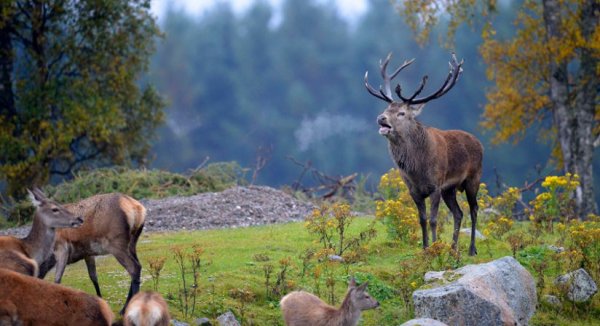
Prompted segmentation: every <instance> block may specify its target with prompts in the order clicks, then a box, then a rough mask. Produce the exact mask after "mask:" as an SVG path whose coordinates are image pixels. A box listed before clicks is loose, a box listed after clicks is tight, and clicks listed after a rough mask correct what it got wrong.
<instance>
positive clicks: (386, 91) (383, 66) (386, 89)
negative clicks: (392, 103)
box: [379, 52, 392, 99]
mask: <svg viewBox="0 0 600 326" xmlns="http://www.w3.org/2000/svg"><path fill="white" fill-rule="evenodd" d="M391 59H392V52H390V53H388V55H387V57H385V60H384V61H383V62H381V60H379V68H380V70H381V78H382V79H383V86H381V87H380V88H379V92H380V93H381V94H382V95H383V96H385V97H387V98H388V99H392V89H391V86H390V76H388V74H387V66H388V64H389V63H390V60H391Z"/></svg>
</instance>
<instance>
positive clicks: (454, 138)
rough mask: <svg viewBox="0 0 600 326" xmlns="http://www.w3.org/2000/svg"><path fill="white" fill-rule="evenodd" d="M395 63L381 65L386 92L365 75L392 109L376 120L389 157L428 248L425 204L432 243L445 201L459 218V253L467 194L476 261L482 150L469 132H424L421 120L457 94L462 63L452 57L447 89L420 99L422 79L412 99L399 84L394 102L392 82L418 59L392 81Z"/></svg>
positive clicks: (456, 229)
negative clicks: (432, 104) (432, 105)
mask: <svg viewBox="0 0 600 326" xmlns="http://www.w3.org/2000/svg"><path fill="white" fill-rule="evenodd" d="M390 58H391V53H390V54H389V55H388V56H387V58H386V59H385V61H383V63H381V62H380V68H381V76H382V77H383V86H382V87H381V88H380V89H379V92H377V91H375V90H374V89H373V88H372V87H371V86H370V85H369V82H368V79H367V77H368V72H367V73H365V86H366V88H367V90H368V91H369V93H370V94H371V95H373V96H375V97H377V98H379V99H381V100H383V101H385V102H387V103H388V106H387V108H386V109H385V110H384V111H383V113H382V114H380V115H379V116H378V117H377V123H378V124H379V133H380V134H381V135H383V136H385V137H386V138H387V140H388V148H389V151H390V154H391V156H392V158H393V160H394V162H395V163H396V164H397V165H398V168H399V169H400V173H401V175H402V179H403V180H404V182H405V183H406V185H407V187H408V189H409V191H410V195H411V197H412V199H413V201H414V202H415V204H416V206H417V210H418V211H419V223H420V224H421V231H422V233H423V248H427V247H428V245H429V241H428V236H427V216H426V208H425V199H426V198H427V197H429V198H430V201H431V215H430V218H429V226H430V228H431V238H432V241H436V238H437V236H436V231H437V230H436V227H437V213H438V207H439V204H440V199H443V200H444V202H445V203H446V206H448V208H449V209H450V211H451V212H452V215H453V217H454V232H453V235H452V247H453V248H454V249H456V247H457V243H458V234H459V229H460V223H461V220H462V216H463V213H462V211H461V209H460V206H459V205H458V202H457V201H456V192H457V191H465V193H466V196H467V202H468V203H469V209H470V213H471V245H470V247H469V255H471V256H473V255H476V254H477V249H476V248H475V229H476V226H477V209H478V207H477V192H478V191H479V182H480V179H481V174H482V160H483V146H482V145H481V142H479V140H477V138H475V136H473V135H471V134H469V133H467V132H464V131H460V130H439V129H436V128H431V127H427V126H424V125H422V124H421V123H420V122H419V121H417V120H416V117H417V116H418V115H419V113H421V110H422V109H423V107H424V105H425V103H427V102H429V101H431V100H433V99H436V98H439V97H441V96H443V95H444V94H446V93H447V92H448V91H449V90H450V89H452V87H453V86H454V85H455V83H456V81H457V80H458V76H459V75H460V74H461V72H462V64H463V63H462V62H460V63H458V62H457V60H456V57H455V56H454V54H453V55H452V61H451V62H450V72H449V74H448V77H447V78H446V80H445V81H444V83H443V85H442V87H440V88H439V89H438V90H437V91H435V92H434V93H433V94H431V95H429V96H426V97H422V98H416V97H417V95H419V94H420V93H421V91H422V90H423V88H424V87H425V84H426V82H427V76H425V77H423V80H422V81H421V85H420V86H419V87H418V88H417V90H416V91H415V93H414V94H413V95H412V96H410V97H404V96H403V95H402V88H401V87H400V84H398V85H397V86H396V88H395V92H396V95H398V97H399V98H400V101H395V100H394V99H393V97H392V91H391V86H390V82H391V80H392V79H394V77H396V76H397V75H398V73H400V71H402V69H404V68H405V67H407V66H408V65H410V64H411V63H412V62H413V61H414V59H413V60H410V61H405V62H404V64H402V65H401V66H400V67H399V68H398V69H396V70H395V71H394V72H393V73H392V74H391V75H388V74H387V65H388V63H389V62H390Z"/></svg>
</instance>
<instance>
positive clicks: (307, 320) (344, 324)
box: [280, 279, 379, 326]
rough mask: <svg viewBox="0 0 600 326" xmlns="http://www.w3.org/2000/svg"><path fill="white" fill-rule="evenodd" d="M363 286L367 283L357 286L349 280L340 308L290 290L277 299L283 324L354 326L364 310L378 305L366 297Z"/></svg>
mask: <svg viewBox="0 0 600 326" xmlns="http://www.w3.org/2000/svg"><path fill="white" fill-rule="evenodd" d="M366 288H367V282H365V283H363V284H362V285H360V286H356V283H355V281H354V279H352V280H351V281H350V285H349V286H348V292H347V293H346V297H345V298H344V301H343V302H342V305H341V306H340V308H339V309H337V308H335V307H332V306H330V305H328V304H326V303H325V302H323V301H322V300H321V299H319V298H318V297H317V296H315V295H313V294H310V293H308V292H304V291H294V292H291V293H289V294H287V295H286V296H284V297H283V298H282V299H281V302H280V307H281V311H282V313H283V319H284V320H285V324H286V325H287V326H301V325H311V326H354V325H356V324H358V320H359V319H360V314H361V312H362V311H363V310H367V309H373V308H377V307H379V302H377V301H376V300H375V299H373V298H371V297H370V296H369V294H368V293H367V292H366Z"/></svg>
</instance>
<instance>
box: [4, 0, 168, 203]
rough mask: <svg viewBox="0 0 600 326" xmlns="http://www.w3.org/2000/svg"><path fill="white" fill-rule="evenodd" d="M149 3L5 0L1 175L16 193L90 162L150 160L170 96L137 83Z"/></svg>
mask: <svg viewBox="0 0 600 326" xmlns="http://www.w3.org/2000/svg"><path fill="white" fill-rule="evenodd" d="M159 35H160V32H159V29H158V27H157V26H156V24H155V19H154V16H153V15H152V14H151V13H150V1H149V0H134V1H126V0H118V1H53V2H48V1H40V2H31V1H23V0H18V1H12V2H7V1H2V3H0V38H2V39H3V41H2V49H0V57H1V58H2V60H0V66H1V67H0V71H1V73H0V82H1V83H2V85H3V87H2V88H0V98H2V104H1V105H2V110H1V111H0V178H2V180H5V181H6V183H7V192H8V194H9V195H16V196H22V195H23V194H24V189H25V187H30V186H32V185H38V186H40V185H43V184H45V183H46V182H47V181H48V180H49V178H50V176H52V175H58V176H65V175H70V174H71V173H72V172H75V171H78V170H80V169H81V168H84V167H97V166H106V165H110V164H140V165H143V164H145V163H146V159H147V156H148V153H149V150H150V141H151V140H152V139H153V136H154V131H155V129H156V127H157V126H158V125H159V124H160V123H161V122H162V121H163V113H162V109H163V107H164V103H163V100H162V98H161V97H160V96H159V95H158V93H157V92H156V90H155V89H154V88H153V87H152V86H150V85H144V84H142V85H140V83H139V78H140V74H141V73H142V72H144V71H145V70H146V68H147V63H148V59H149V56H150V54H151V53H152V52H153V50H154V41H155V38H156V37H157V36H159Z"/></svg>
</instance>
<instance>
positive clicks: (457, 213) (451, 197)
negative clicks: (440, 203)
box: [442, 187, 463, 250]
mask: <svg viewBox="0 0 600 326" xmlns="http://www.w3.org/2000/svg"><path fill="white" fill-rule="evenodd" d="M442 198H443V199H444V203H446V206H448V209H449V210H450V212H452V217H453V218H454V230H453V231H452V249H454V250H456V247H457V245H458V232H459V231H460V222H461V221H462V217H463V213H462V210H461V209H460V206H459V205H458V202H457V201H456V188H455V187H452V188H449V189H446V190H444V191H442Z"/></svg>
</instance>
